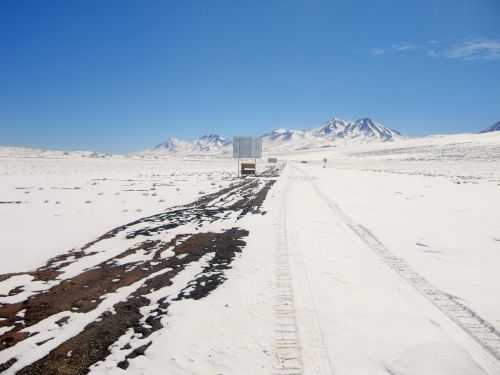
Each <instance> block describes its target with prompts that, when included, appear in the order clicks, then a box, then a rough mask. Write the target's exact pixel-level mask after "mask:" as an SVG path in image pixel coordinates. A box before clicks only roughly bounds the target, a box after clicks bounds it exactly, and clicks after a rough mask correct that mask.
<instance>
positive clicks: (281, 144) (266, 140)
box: [153, 117, 400, 155]
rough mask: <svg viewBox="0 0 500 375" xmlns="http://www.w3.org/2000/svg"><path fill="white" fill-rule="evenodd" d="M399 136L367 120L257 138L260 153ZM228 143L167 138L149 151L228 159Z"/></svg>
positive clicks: (204, 138) (277, 131)
mask: <svg viewBox="0 0 500 375" xmlns="http://www.w3.org/2000/svg"><path fill="white" fill-rule="evenodd" d="M399 135H400V134H399V133H398V132H396V131H395V130H392V129H389V128H386V127H385V126H383V125H382V124H381V123H379V122H376V121H373V120H372V119H370V118H361V119H359V120H356V121H354V122H353V121H346V120H342V119H339V118H335V117H333V118H331V119H330V120H328V121H326V122H324V123H323V124H321V125H320V126H319V127H317V128H311V129H304V130H296V129H285V128H279V129H274V130H273V131H271V132H270V133H266V134H264V135H263V136H262V137H261V138H262V141H263V146H264V149H265V150H267V151H270V152H273V151H293V150H300V149H309V148H320V147H333V146H340V145H342V144H346V143H351V142H372V141H376V142H385V141H390V140H393V139H394V138H396V137H398V136H399ZM231 145H232V142H231V141H230V140H227V139H226V138H224V137H221V136H220V135H218V134H206V135H204V136H202V137H200V138H198V139H196V140H191V141H183V140H179V139H176V138H169V139H167V140H166V141H165V142H163V143H161V144H159V145H158V146H156V147H155V149H154V150H153V151H155V152H164V153H172V154H177V155H215V154H223V155H229V154H230V153H231Z"/></svg>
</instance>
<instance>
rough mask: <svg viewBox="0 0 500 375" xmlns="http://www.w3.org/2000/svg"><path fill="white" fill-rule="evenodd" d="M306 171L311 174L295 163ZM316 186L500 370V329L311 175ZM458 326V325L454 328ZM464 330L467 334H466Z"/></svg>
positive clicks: (488, 366)
mask: <svg viewBox="0 0 500 375" xmlns="http://www.w3.org/2000/svg"><path fill="white" fill-rule="evenodd" d="M295 168H296V169H297V170H298V171H299V172H301V173H302V174H303V175H306V176H308V175H309V174H308V173H307V172H306V171H304V170H303V169H301V168H297V167H295ZM309 181H310V183H311V184H312V186H313V188H314V190H315V191H316V193H317V194H318V196H319V197H321V199H322V200H323V201H324V202H325V203H326V204H327V206H328V207H329V208H330V209H331V210H332V211H333V212H334V213H335V214H336V215H337V216H338V217H339V218H340V219H341V220H342V221H343V222H344V224H345V225H346V226H347V227H348V228H350V229H351V230H352V232H354V234H355V235H356V236H358V237H359V238H360V239H361V240H362V241H363V242H364V243H365V244H366V245H367V246H368V247H369V248H370V249H371V250H372V251H374V252H375V253H376V254H377V255H378V256H379V257H380V259H381V260H382V261H383V262H384V263H386V264H387V265H388V266H389V267H390V268H391V269H392V270H394V271H395V272H396V273H397V274H399V275H400V276H401V278H403V279H404V280H405V281H406V282H407V283H409V284H410V285H411V286H413V287H414V288H415V289H416V290H417V291H418V292H419V293H420V294H421V295H422V296H424V297H425V298H426V299H427V300H428V301H429V302H430V303H432V304H433V305H434V306H435V307H436V308H437V309H438V310H439V311H440V312H441V313H443V314H444V315H445V316H446V318H448V319H449V321H450V323H451V327H449V328H450V334H452V335H454V336H455V337H457V338H458V339H459V340H460V341H462V342H463V343H464V345H465V346H466V347H467V349H468V350H469V352H470V353H471V355H472V356H473V357H474V358H475V359H476V361H478V363H479V364H480V365H481V366H482V367H483V368H484V369H485V370H486V371H487V372H488V373H489V374H491V375H498V374H500V332H499V331H498V330H497V329H496V328H495V327H494V326H493V325H492V324H491V323H489V322H488V321H486V320H485V319H483V318H482V317H481V316H479V315H478V314H477V313H476V312H475V311H474V310H472V309H471V308H469V307H468V306H466V305H465V304H463V303H461V302H459V301H458V300H457V298H456V297H454V296H452V295H450V294H448V293H445V292H443V291H441V290H439V289H438V288H437V287H435V286H434V285H432V284H431V283H430V282H429V281H428V280H427V279H425V278H424V277H423V276H421V275H420V274H419V273H418V272H416V271H415V270H414V269H413V268H412V267H411V266H410V265H409V264H408V263H407V262H406V261H405V260H404V259H403V258H401V257H398V256H396V255H395V254H393V253H392V252H391V251H390V250H389V249H388V248H387V247H386V246H385V245H384V244H383V243H382V242H381V241H380V240H379V239H378V238H377V237H376V236H375V235H374V234H373V233H371V232H370V231H369V230H368V229H367V228H365V227H364V226H362V225H360V224H357V223H356V222H355V221H354V220H352V219H351V218H350V217H349V216H348V215H347V214H346V213H345V212H344V211H343V210H342V209H341V208H340V207H339V206H338V205H337V204H336V203H335V202H333V201H332V200H331V199H330V198H328V197H327V196H326V195H325V194H324V193H323V192H322V191H321V190H320V189H319V188H318V186H317V184H316V183H315V182H314V180H313V179H312V178H310V179H309ZM453 328H455V329H453ZM463 333H465V334H466V335H463Z"/></svg>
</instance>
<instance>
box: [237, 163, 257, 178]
mask: <svg viewBox="0 0 500 375" xmlns="http://www.w3.org/2000/svg"><path fill="white" fill-rule="evenodd" d="M256 170H257V168H256V164H255V163H251V162H250V163H241V171H240V173H241V175H242V176H248V175H254V174H255V172H256Z"/></svg>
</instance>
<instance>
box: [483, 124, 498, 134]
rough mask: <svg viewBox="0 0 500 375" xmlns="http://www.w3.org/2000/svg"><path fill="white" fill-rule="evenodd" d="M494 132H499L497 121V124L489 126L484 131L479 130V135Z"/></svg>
mask: <svg viewBox="0 0 500 375" xmlns="http://www.w3.org/2000/svg"><path fill="white" fill-rule="evenodd" d="M496 131H500V121H498V122H497V123H495V124H493V125H491V126H490V127H488V128H486V129H484V130H481V131H480V133H489V132H496Z"/></svg>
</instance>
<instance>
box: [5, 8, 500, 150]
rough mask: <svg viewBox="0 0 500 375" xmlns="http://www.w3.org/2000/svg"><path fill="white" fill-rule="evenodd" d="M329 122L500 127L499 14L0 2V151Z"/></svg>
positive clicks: (139, 142) (119, 146) (104, 145)
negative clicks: (357, 120) (365, 119)
mask: <svg viewBox="0 0 500 375" xmlns="http://www.w3.org/2000/svg"><path fill="white" fill-rule="evenodd" d="M332 116H336V117H340V118H346V119H355V118H359V117H372V118H374V119H375V120H379V121H382V122H383V123H384V124H385V125H387V126H389V127H393V128H396V129H398V130H400V131H401V132H402V133H404V134H409V135H423V134H429V133H450V132H467V131H469V132H474V131H477V130H479V129H481V128H484V127H487V126H489V125H491V124H492V123H493V122H496V121H498V120H500V2H499V1H498V0H414V1H410V0H407V1H400V0H392V1H389V0H379V1H377V0H372V1H357V0H343V1H335V0H330V1H314V0H304V1H295V0H284V1H236V0H231V1H217V0H210V1H205V0H203V1H201V0H200V1H187V0H186V1H181V0H175V1H174V0H172V1H168V0H165V1H149V0H148V1H139V0H136V1H127V0H119V1H108V0H107V1H101V0H85V1H84V0H82V1H70V0H50V1H39V0H36V1H27V0H2V1H1V2H0V144H1V145H30V146H35V147H45V148H58V149H94V150H99V151H113V152H126V151H133V150H140V149H144V148H147V147H151V146H153V145H155V144H157V143H159V142H161V141H163V140H164V139H165V138H167V137H169V136H176V137H185V138H194V137H198V136H199V135H201V134H203V133H219V134H222V135H225V136H232V135H233V134H236V133H240V134H255V135H257V134H261V133H263V132H266V131H269V130H271V129H273V128H278V127H288V128H304V127H312V126H317V125H319V124H320V123H321V122H322V121H324V120H326V119H328V118H329V117H332Z"/></svg>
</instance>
